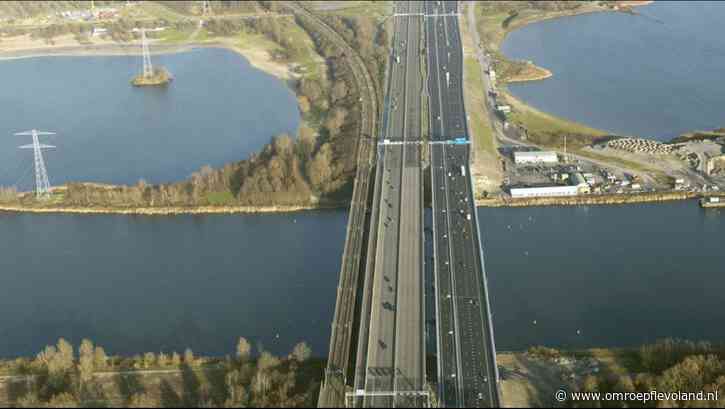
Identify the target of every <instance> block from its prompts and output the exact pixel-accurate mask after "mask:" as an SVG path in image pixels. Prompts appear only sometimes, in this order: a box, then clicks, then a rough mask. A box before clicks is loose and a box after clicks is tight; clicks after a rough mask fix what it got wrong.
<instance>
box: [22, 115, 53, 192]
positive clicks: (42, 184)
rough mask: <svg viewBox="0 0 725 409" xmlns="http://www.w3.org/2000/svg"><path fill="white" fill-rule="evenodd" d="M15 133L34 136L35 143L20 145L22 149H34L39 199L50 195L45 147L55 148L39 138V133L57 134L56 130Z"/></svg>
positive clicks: (36, 188) (36, 187) (36, 185)
mask: <svg viewBox="0 0 725 409" xmlns="http://www.w3.org/2000/svg"><path fill="white" fill-rule="evenodd" d="M15 135H29V136H32V137H33V143H32V144H30V145H23V146H20V147H19V148H20V149H32V150H33V157H34V162H35V197H36V198H38V199H42V198H46V197H48V196H49V195H50V181H49V180H48V171H47V170H46V169H45V161H44V160H43V149H52V148H55V146H53V145H44V144H41V143H40V140H39V139H38V136H39V135H55V132H43V131H38V130H36V129H33V130H30V131H25V132H18V133H16V134H15Z"/></svg>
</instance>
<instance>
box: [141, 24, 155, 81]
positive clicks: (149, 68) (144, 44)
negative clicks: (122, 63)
mask: <svg viewBox="0 0 725 409" xmlns="http://www.w3.org/2000/svg"><path fill="white" fill-rule="evenodd" d="M141 51H142V53H143V77H144V78H147V79H148V78H151V77H153V75H154V67H153V65H151V53H150V52H149V42H148V40H147V39H146V29H145V28H142V29H141Z"/></svg>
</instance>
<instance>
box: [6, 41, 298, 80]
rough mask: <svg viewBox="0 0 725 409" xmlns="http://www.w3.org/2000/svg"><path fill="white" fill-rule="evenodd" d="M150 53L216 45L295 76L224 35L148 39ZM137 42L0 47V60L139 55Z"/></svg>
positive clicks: (281, 76) (258, 66)
mask: <svg viewBox="0 0 725 409" xmlns="http://www.w3.org/2000/svg"><path fill="white" fill-rule="evenodd" d="M151 45H152V46H153V48H154V49H153V51H151V55H163V54H178V53H184V52H190V51H193V50H194V49H199V48H219V49H224V50H229V51H232V52H235V53H237V54H239V55H240V56H242V57H243V58H244V59H246V60H247V62H248V63H249V64H250V65H251V66H253V67H254V68H256V69H258V70H260V71H263V72H265V73H267V74H269V75H272V76H274V77H277V78H279V79H281V80H284V81H285V82H286V81H289V80H291V79H295V78H297V75H296V74H294V73H293V72H292V70H291V69H290V65H289V64H286V63H279V62H276V61H273V60H272V59H271V58H269V56H268V55H266V56H265V55H262V53H260V52H258V51H260V50H254V49H242V48H239V47H237V46H235V45H233V44H230V43H229V42H228V41H224V38H219V39H217V40H213V41H208V42H189V43H180V44H165V43H159V42H157V43H151ZM140 54H141V53H140V46H139V45H138V44H135V43H103V44H90V45H82V44H78V45H61V46H46V47H30V48H24V49H23V48H20V49H12V50H0V63H1V62H3V61H9V60H18V59H23V58H43V57H114V56H140Z"/></svg>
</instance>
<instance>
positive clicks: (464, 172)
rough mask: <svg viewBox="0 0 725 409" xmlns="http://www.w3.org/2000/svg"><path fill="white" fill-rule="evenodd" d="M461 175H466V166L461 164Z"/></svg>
mask: <svg viewBox="0 0 725 409" xmlns="http://www.w3.org/2000/svg"><path fill="white" fill-rule="evenodd" d="M461 176H466V167H465V166H463V165H461Z"/></svg>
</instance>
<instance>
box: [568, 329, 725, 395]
mask: <svg viewBox="0 0 725 409" xmlns="http://www.w3.org/2000/svg"><path fill="white" fill-rule="evenodd" d="M631 361H632V363H630V365H631V366H632V371H631V372H632V373H627V374H622V373H617V372H614V371H611V370H604V371H602V372H601V373H598V374H592V375H588V376H587V377H586V378H585V379H584V380H583V382H581V385H580V387H579V389H580V391H581V392H600V393H602V396H604V394H605V393H607V392H643V393H648V392H649V391H652V390H656V391H657V392H664V393H666V392H692V393H698V392H700V391H704V392H705V393H707V392H714V391H721V392H720V394H719V399H718V400H717V401H710V402H699V401H688V400H683V401H666V402H652V401H650V402H646V403H644V402H636V401H622V402H612V401H607V402H605V401H600V402H587V403H582V405H584V406H586V407H622V408H624V407H669V408H675V407H682V408H688V407H723V406H725V395H724V394H723V393H722V391H724V390H725V347H723V346H716V345H713V344H710V343H707V342H692V341H683V340H674V339H666V340H661V341H658V342H656V343H655V344H650V345H644V346H642V347H640V348H639V350H638V351H637V352H635V353H634V354H633V356H632V357H631ZM584 406H581V407H584ZM575 407H577V406H576V405H575Z"/></svg>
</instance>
